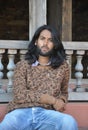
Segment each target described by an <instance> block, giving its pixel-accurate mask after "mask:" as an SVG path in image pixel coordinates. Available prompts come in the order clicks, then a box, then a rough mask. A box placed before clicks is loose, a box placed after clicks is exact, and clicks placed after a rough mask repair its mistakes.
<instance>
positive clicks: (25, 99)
mask: <svg viewBox="0 0 88 130" xmlns="http://www.w3.org/2000/svg"><path fill="white" fill-rule="evenodd" d="M68 82H69V67H68V64H67V62H66V61H65V62H64V63H63V64H62V65H61V66H60V67H59V68H56V69H53V68H51V67H50V66H48V67H47V66H46V67H42V66H32V65H29V64H28V62H27V61H26V60H23V61H20V62H18V63H17V65H16V69H15V71H14V81H13V94H14V97H13V100H12V101H11V102H9V104H8V112H9V111H11V110H13V109H16V108H24V107H32V106H41V107H44V108H47V109H53V108H52V106H51V105H46V104H41V103H39V99H40V95H41V94H42V93H48V94H49V95H51V96H54V97H55V98H57V99H58V98H61V99H64V100H65V102H67V98H68Z"/></svg>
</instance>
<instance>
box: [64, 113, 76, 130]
mask: <svg viewBox="0 0 88 130" xmlns="http://www.w3.org/2000/svg"><path fill="white" fill-rule="evenodd" d="M62 126H64V128H66V129H69V130H70V129H71V130H77V129H78V126H77V121H76V120H75V119H74V117H72V116H71V115H65V116H64V118H63V119H62Z"/></svg>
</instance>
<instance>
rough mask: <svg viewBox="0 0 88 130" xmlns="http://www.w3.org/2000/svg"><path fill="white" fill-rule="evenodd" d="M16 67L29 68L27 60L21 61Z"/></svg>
mask: <svg viewBox="0 0 88 130" xmlns="http://www.w3.org/2000/svg"><path fill="white" fill-rule="evenodd" d="M16 66H19V67H27V66H30V65H29V64H28V61H27V60H21V61H18V62H17V64H16Z"/></svg>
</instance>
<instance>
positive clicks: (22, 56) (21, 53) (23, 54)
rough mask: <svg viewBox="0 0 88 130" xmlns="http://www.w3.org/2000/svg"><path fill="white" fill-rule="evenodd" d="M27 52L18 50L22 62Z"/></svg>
mask: <svg viewBox="0 0 88 130" xmlns="http://www.w3.org/2000/svg"><path fill="white" fill-rule="evenodd" d="M26 52H27V50H20V59H21V60H24V58H25V54H26Z"/></svg>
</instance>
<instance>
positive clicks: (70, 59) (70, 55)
mask: <svg viewBox="0 0 88 130" xmlns="http://www.w3.org/2000/svg"><path fill="white" fill-rule="evenodd" d="M65 53H66V58H67V63H68V64H69V67H70V78H71V67H72V66H71V65H72V54H73V50H66V51H65Z"/></svg>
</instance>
